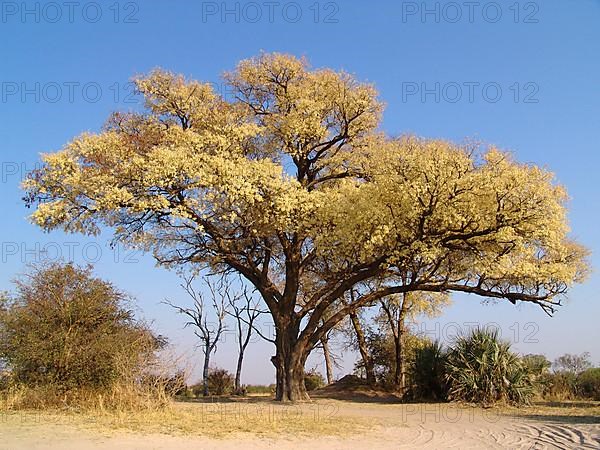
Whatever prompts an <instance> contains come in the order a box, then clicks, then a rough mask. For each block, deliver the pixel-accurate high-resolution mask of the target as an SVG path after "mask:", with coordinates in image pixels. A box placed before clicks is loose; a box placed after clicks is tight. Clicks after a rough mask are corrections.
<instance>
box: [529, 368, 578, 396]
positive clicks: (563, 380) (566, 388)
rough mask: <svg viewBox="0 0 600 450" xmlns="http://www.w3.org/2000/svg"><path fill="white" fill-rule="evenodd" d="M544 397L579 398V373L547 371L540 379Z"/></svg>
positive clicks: (539, 382)
mask: <svg viewBox="0 0 600 450" xmlns="http://www.w3.org/2000/svg"><path fill="white" fill-rule="evenodd" d="M538 384H539V386H540V388H539V389H540V390H541V394H542V397H543V398H544V399H546V400H556V401H562V400H574V399H576V398H577V375H575V374H574V373H572V372H567V371H562V372H555V373H545V374H543V375H542V376H541V377H540V378H539V380H538Z"/></svg>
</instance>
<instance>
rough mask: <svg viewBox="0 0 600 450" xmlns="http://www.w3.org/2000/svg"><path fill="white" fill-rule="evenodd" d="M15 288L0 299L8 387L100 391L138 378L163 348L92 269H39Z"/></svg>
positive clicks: (0, 354)
mask: <svg viewBox="0 0 600 450" xmlns="http://www.w3.org/2000/svg"><path fill="white" fill-rule="evenodd" d="M16 284H17V292H16V294H15V295H14V296H13V297H2V299H0V360H2V361H3V363H4V364H5V365H6V367H7V368H8V370H9V371H10V373H11V375H12V378H13V380H14V382H15V383H20V384H24V385H28V386H52V387H53V388H54V389H56V390H57V391H60V390H63V391H68V390H72V389H79V388H85V389H106V388H109V387H111V386H112V385H113V384H114V383H116V382H118V381H119V380H121V379H122V378H123V377H125V376H128V377H130V378H135V377H136V376H139V375H141V374H142V373H144V370H145V369H146V368H147V367H148V365H150V362H151V361H153V360H154V356H155V351H156V350H157V349H158V348H159V347H160V346H162V345H164V341H161V340H160V339H158V338H156V337H155V336H154V335H153V334H152V333H151V331H150V330H149V329H148V328H147V327H146V326H145V325H144V324H143V323H141V322H138V321H136V319H135V318H134V315H133V312H132V311H131V309H130V308H129V299H128V298H127V296H125V295H124V294H123V293H121V292H120V291H118V290H117V289H116V288H115V287H114V286H113V285H112V284H110V283H108V282H105V281H103V280H100V279H98V278H94V277H93V276H92V273H91V267H87V268H79V267H76V266H74V265H72V264H66V265H62V264H59V263H55V264H49V265H46V266H40V267H37V268H34V269H33V270H32V272H31V273H29V274H28V275H27V276H26V277H24V278H22V279H21V280H19V281H17V283H16Z"/></svg>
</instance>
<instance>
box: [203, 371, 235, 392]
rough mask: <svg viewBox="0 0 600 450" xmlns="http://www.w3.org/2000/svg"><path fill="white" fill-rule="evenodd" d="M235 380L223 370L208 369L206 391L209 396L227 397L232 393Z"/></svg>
mask: <svg viewBox="0 0 600 450" xmlns="http://www.w3.org/2000/svg"><path fill="white" fill-rule="evenodd" d="M234 381H235V378H234V376H233V375H232V374H230V373H229V372H228V371H227V370H225V369H218V368H217V369H210V370H209V372H208V391H209V392H210V394H211V395H229V394H231V393H232V392H233V386H234Z"/></svg>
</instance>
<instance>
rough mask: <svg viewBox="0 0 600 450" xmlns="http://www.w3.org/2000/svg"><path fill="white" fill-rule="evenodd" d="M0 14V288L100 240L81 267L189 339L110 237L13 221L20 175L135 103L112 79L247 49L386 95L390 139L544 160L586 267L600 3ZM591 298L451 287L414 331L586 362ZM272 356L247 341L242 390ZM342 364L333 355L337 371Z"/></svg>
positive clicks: (14, 10) (195, 73) (222, 353)
mask: <svg viewBox="0 0 600 450" xmlns="http://www.w3.org/2000/svg"><path fill="white" fill-rule="evenodd" d="M236 5H237V6H236ZM457 6H458V8H457ZM0 7H1V11H0V13H1V16H0V38H1V42H2V46H1V47H0V58H1V64H2V70H1V72H0V73H1V76H0V82H1V83H2V84H1V86H0V88H1V93H0V94H1V95H0V147H1V155H2V158H1V160H2V174H1V180H0V181H1V184H0V191H1V194H2V202H3V208H2V219H1V220H2V222H1V232H2V233H1V235H2V238H1V240H2V255H1V258H2V260H1V264H2V265H1V267H2V272H1V275H0V289H9V288H10V280H11V279H12V278H13V277H14V276H15V274H17V273H19V272H21V271H22V270H23V269H24V266H25V263H26V262H32V261H35V260H36V259H39V255H36V252H37V251H38V250H40V249H43V248H45V249H46V250H47V252H48V255H51V256H53V257H55V256H56V255H58V254H61V255H62V256H63V257H65V258H68V257H69V256H70V254H71V253H72V254H73V255H74V256H75V260H76V261H79V262H82V261H83V260H84V259H86V257H87V259H91V260H95V259H97V252H98V251H99V250H100V251H101V255H100V256H99V261H98V263H97V264H96V266H97V272H98V273H99V274H100V275H101V276H103V277H106V278H108V279H110V280H112V281H114V282H115V283H116V284H117V285H118V286H119V287H121V288H122V289H124V290H126V291H128V292H130V293H131V294H133V295H135V296H136V297H137V298H138V300H139V303H138V304H139V307H140V309H141V310H142V311H143V313H144V315H145V316H146V317H147V318H149V319H151V320H154V321H155V327H156V328H157V329H158V330H159V331H160V332H162V333H165V334H167V335H169V336H171V337H172V339H173V340H174V342H176V343H181V344H182V348H191V346H192V344H191V343H192V335H191V333H189V332H188V331H183V330H181V318H180V317H178V316H176V315H174V314H173V313H172V312H171V311H170V310H168V309H167V308H166V307H164V306H162V305H160V304H159V303H160V301H161V300H162V299H163V298H165V297H167V296H168V297H170V298H171V299H174V300H183V299H184V297H183V296H182V294H181V291H180V290H178V288H177V278H176V277H175V276H174V274H172V273H169V272H167V271H165V270H163V269H159V268H155V267H154V266H153V262H152V260H151V258H149V257H146V256H142V255H139V254H134V255H128V254H124V253H123V252H120V253H119V254H116V253H115V252H114V251H111V250H110V249H109V248H108V247H107V246H106V245H105V243H106V241H107V240H108V239H109V237H110V236H109V235H105V236H102V237H101V238H100V239H99V240H91V239H87V238H84V237H82V236H78V235H72V236H64V235H62V234H61V233H59V232H56V233H52V234H49V235H48V234H43V233H41V232H40V231H39V230H38V229H36V228H35V227H33V226H32V225H30V224H29V223H28V222H27V220H26V216H27V211H26V209H25V208H24V207H23V204H22V202H21V200H20V197H21V195H22V193H21V192H20V190H19V188H18V185H19V182H20V178H21V175H22V173H23V172H24V170H28V169H31V168H33V167H35V164H36V161H38V154H39V153H40V152H49V151H54V150H57V149H59V148H60V147H61V146H62V145H63V144H64V143H65V142H67V141H68V140H69V139H71V138H72V137H74V136H75V135H77V134H79V133H81V132H82V131H85V130H91V131H94V130H98V129H99V127H100V126H101V125H102V123H103V121H104V120H105V118H106V117H107V116H108V114H109V112H110V111H112V110H115V109H132V108H138V107H139V104H138V103H137V100H136V99H134V98H131V97H130V94H131V89H130V87H129V85H128V84H127V82H128V80H129V79H130V77H131V76H132V75H134V74H137V73H141V72H146V71H148V70H150V69H152V68H154V67H157V66H160V67H163V68H166V69H169V70H172V71H175V72H181V73H183V74H185V75H187V76H190V77H194V78H197V79H201V80H206V81H212V82H215V83H218V81H219V75H220V73H222V72H223V71H224V70H229V69H231V68H233V67H234V66H235V64H236V63H237V61H239V60H240V59H243V58H246V57H250V56H253V55H256V54H258V53H259V52H260V51H261V50H264V51H280V52H289V53H293V54H295V55H303V56H306V57H307V58H309V60H310V61H311V63H312V65H313V66H317V67H322V66H328V67H332V68H335V69H344V70H346V71H349V72H352V73H354V74H356V76H357V77H358V78H360V79H362V80H368V81H370V82H373V83H374V84H375V85H376V86H377V87H378V89H379V90H380V92H381V97H382V99H383V100H384V101H385V102H386V104H387V109H386V113H385V120H384V124H383V126H384V129H385V131H386V132H388V133H389V134H392V135H397V134H401V133H405V132H412V133H416V134H418V135H422V136H428V137H445V138H450V139H454V140H462V139H464V138H477V139H481V140H483V141H486V142H489V143H493V144H496V145H498V146H500V147H502V148H505V149H509V150H512V151H513V152H514V153H515V154H516V156H517V158H518V159H519V160H521V161H527V162H535V163H537V164H540V165H543V166H545V167H548V168H550V169H551V170H553V171H554V172H555V173H556V175H557V178H558V180H559V181H560V183H562V184H564V185H566V186H567V188H568V191H569V193H570V195H571V197H572V200H571V202H570V211H571V212H570V221H571V225H572V230H573V236H574V237H576V238H577V239H578V240H579V241H581V242H582V243H584V244H585V245H586V246H588V247H589V248H590V249H591V250H592V252H593V256H592V263H593V265H594V266H596V265H597V262H598V259H597V257H596V255H597V253H598V250H600V237H599V235H598V233H597V229H598V222H599V219H600V213H599V206H600V200H599V194H600V189H599V180H598V175H597V172H598V167H599V165H600V148H599V144H600V139H599V137H600V136H599V134H600V26H599V24H600V1H597V0H544V1H543V2H542V1H541V0H540V1H537V2H527V1H523V2H517V3H515V2H514V1H512V0H510V1H499V2H486V1H482V2H479V3H477V4H475V5H473V6H472V7H469V6H468V5H465V4H464V3H463V2H455V3H452V2H421V1H418V2H400V1H398V2H397V1H386V2H383V1H379V2H377V1H375V2H370V3H367V2H362V1H354V0H353V1H338V2H327V1H321V2H314V1H313V0H310V1H305V2H297V3H294V2H285V1H283V2H278V3H277V2H276V3H275V4H271V6H269V4H268V3H263V2H261V1H258V2H254V3H253V2H228V1H226V2H220V1H219V2H187V1H138V2H127V1H121V2H118V1H117V2H114V1H112V0H111V1H107V2H99V3H93V2H85V1H83V2H80V3H79V4H77V5H73V6H69V5H68V4H64V3H62V2H60V1H58V2H56V3H52V2H50V3H47V2H27V1H26V2H24V3H21V2H1V4H0ZM225 9H227V11H225ZM86 245H87V246H86ZM115 260H116V262H115ZM132 260H133V261H132ZM135 261H137V262H135ZM599 290H600V277H599V275H598V274H597V273H593V274H592V276H591V277H590V279H589V281H588V282H587V283H585V284H584V285H581V286H577V287H576V288H575V289H573V290H572V291H571V293H570V296H569V297H570V298H569V301H568V302H567V303H566V304H565V306H564V307H563V308H562V309H561V310H560V311H559V312H558V313H557V314H556V316H555V317H554V318H548V317H546V316H545V315H544V314H543V312H542V311H541V310H539V309H536V308H533V307H528V306H527V305H525V306H522V307H514V306H512V305H510V304H504V303H502V304H496V305H482V304H481V302H480V300H479V299H478V298H474V297H456V299H455V302H454V304H453V306H452V307H450V308H448V309H447V310H446V312H445V313H444V315H443V316H442V317H440V318H439V319H438V320H437V321H436V322H437V324H438V325H435V324H433V323H432V322H431V321H430V322H428V323H427V324H425V325H423V326H424V327H425V328H426V329H427V330H430V332H431V333H432V334H436V335H437V336H438V337H442V338H444V337H449V336H450V335H451V334H453V333H454V331H453V330H454V327H453V325H451V324H453V323H456V324H459V325H460V326H461V327H462V328H464V327H465V326H467V325H465V324H468V323H470V322H478V323H481V324H488V323H493V322H495V323H498V324H499V325H500V327H501V330H502V333H503V335H504V336H505V337H507V338H509V339H511V340H512V341H514V342H515V347H516V348H517V349H518V350H519V351H522V352H535V353H546V354H547V355H548V356H549V357H550V358H554V357H556V356H558V355H560V354H562V353H565V352H577V353H578V352H583V351H590V352H591V353H592V357H593V360H594V362H595V363H596V364H600V327H599V326H598V318H599V317H600V302H599V301H598V291H599ZM436 327H437V329H438V331H437V332H435V331H431V330H435V329H436ZM517 332H518V333H517ZM515 333H517V334H515ZM233 345H234V343H233V339H232V338H231V337H229V339H228V342H227V343H225V344H224V345H223V346H222V347H221V348H220V349H219V353H218V355H217V357H216V358H215V360H216V363H217V364H219V365H221V366H225V367H227V368H229V369H232V368H233V365H234V354H233V353H232V352H233V351H234V346H233ZM270 354H272V349H271V348H270V346H269V345H267V344H261V345H256V346H254V347H253V348H252V349H251V351H250V354H249V359H248V361H247V365H246V373H245V381H246V382H252V383H256V382H270V381H271V380H272V379H273V377H274V374H273V371H272V366H271V364H270V363H269V362H268V359H267V356H268V355H270ZM195 355H196V356H199V353H198V352H196V353H195ZM353 360H354V356H353V355H347V358H346V367H350V366H351V365H352V362H353ZM318 362H319V361H316V360H315V361H313V362H312V363H314V364H317V363H318ZM312 363H311V364H312ZM338 374H341V371H339V372H338Z"/></svg>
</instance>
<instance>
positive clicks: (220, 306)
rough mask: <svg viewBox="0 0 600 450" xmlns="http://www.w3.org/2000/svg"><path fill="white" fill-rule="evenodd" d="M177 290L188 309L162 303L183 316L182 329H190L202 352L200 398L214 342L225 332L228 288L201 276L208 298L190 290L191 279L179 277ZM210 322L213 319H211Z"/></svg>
mask: <svg viewBox="0 0 600 450" xmlns="http://www.w3.org/2000/svg"><path fill="white" fill-rule="evenodd" d="M183 280H184V282H183V283H181V287H182V288H183V290H184V291H185V292H186V293H187V294H188V296H189V297H190V298H191V299H192V300H193V306H192V307H189V308H188V307H182V306H178V305H175V304H174V303H172V302H171V301H170V300H165V301H164V303H165V304H167V305H169V306H170V307H172V308H174V309H175V310H176V311H177V312H178V313H180V314H183V315H185V316H186V317H187V318H188V321H187V322H186V323H185V325H184V327H185V328H187V327H193V328H194V334H195V335H196V336H197V337H198V339H200V342H201V344H200V347H201V348H202V352H203V353H204V365H203V371H202V382H203V395H204V396H205V397H206V396H208V394H209V392H208V371H209V366H210V356H211V355H212V354H213V353H214V352H215V351H216V348H217V343H218V342H219V340H220V339H221V336H222V335H223V332H224V331H225V330H226V325H225V316H226V314H227V302H228V299H229V298H231V293H230V285H229V284H227V283H225V282H223V279H221V280H220V281H217V282H214V281H212V280H211V279H210V278H209V277H204V278H203V282H204V284H205V285H206V287H207V288H208V291H209V295H210V299H206V297H205V295H204V294H203V293H201V292H199V291H198V290H197V289H196V288H195V287H194V280H195V277H194V276H187V277H185V276H184V277H183ZM207 304H209V305H211V306H212V309H213V312H214V314H210V313H209V312H208V311H207ZM211 319H214V320H211Z"/></svg>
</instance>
